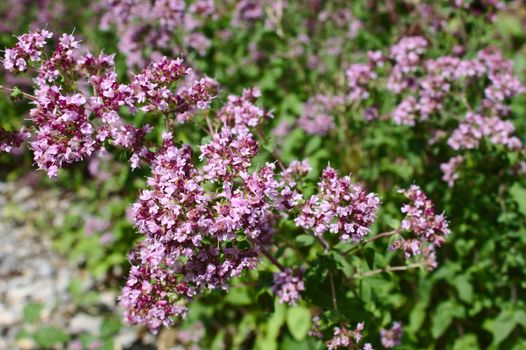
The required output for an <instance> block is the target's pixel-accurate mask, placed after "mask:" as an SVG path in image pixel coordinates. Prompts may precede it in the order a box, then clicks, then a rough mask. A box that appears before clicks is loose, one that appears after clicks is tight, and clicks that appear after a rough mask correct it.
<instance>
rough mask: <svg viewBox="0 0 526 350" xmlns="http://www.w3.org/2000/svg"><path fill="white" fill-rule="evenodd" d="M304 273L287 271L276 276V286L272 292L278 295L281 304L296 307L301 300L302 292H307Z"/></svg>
mask: <svg viewBox="0 0 526 350" xmlns="http://www.w3.org/2000/svg"><path fill="white" fill-rule="evenodd" d="M302 274H303V273H302V271H301V270H296V271H292V270H291V269H287V270H285V271H282V272H277V273H275V274H274V285H273V286H272V290H273V291H274V293H276V295H277V297H278V298H279V302H280V303H281V304H283V303H287V304H289V305H296V303H297V302H298V300H299V299H300V298H301V292H303V291H304V290H305V285H304V284H303V277H302Z"/></svg>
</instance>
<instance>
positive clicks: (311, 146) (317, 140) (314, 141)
mask: <svg viewBox="0 0 526 350" xmlns="http://www.w3.org/2000/svg"><path fill="white" fill-rule="evenodd" d="M320 146H321V137H320V136H312V137H311V138H310V140H309V141H308V142H307V145H306V146H305V154H307V155H309V154H313V153H314V151H317V150H318V149H319V148H320Z"/></svg>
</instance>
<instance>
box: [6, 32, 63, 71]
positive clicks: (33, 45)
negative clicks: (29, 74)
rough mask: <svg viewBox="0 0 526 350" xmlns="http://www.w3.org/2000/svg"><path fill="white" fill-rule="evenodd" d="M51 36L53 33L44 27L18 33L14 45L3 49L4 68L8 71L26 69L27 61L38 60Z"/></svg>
mask: <svg viewBox="0 0 526 350" xmlns="http://www.w3.org/2000/svg"><path fill="white" fill-rule="evenodd" d="M52 36H53V34H52V33H51V32H49V31H47V30H45V29H42V30H37V31H34V32H31V33H27V34H23V35H20V36H19V37H18V42H17V43H16V45H15V47H13V48H12V49H6V50H5V56H4V68H5V69H6V70H7V71H9V72H15V71H19V72H24V71H26V70H27V68H28V67H27V65H28V61H31V62H38V61H40V58H41V56H42V50H43V49H44V47H45V46H46V43H47V39H50V38H51V37H52Z"/></svg>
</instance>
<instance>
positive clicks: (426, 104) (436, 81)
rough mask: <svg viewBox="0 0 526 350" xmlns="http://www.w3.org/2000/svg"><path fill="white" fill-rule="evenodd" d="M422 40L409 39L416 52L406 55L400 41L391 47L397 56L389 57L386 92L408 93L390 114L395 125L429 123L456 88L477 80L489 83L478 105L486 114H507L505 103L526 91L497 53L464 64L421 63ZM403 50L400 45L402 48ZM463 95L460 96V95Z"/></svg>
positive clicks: (444, 59) (446, 61) (442, 59)
mask: <svg viewBox="0 0 526 350" xmlns="http://www.w3.org/2000/svg"><path fill="white" fill-rule="evenodd" d="M422 40H423V39H422ZM422 40H416V39H414V38H412V39H411V40H410V41H409V43H411V46H410V47H418V48H419V49H418V50H417V49H415V50H414V51H411V50H408V51H407V52H406V51H404V50H401V48H400V47H399V45H401V44H402V43H405V40H404V39H403V40H402V41H400V43H399V44H397V45H395V46H394V47H393V48H396V50H394V51H395V52H396V53H398V54H393V52H392V53H391V57H393V58H395V65H394V66H393V68H392V71H391V76H390V78H389V82H388V88H389V89H390V90H391V91H393V92H395V93H396V94H402V93H403V92H409V95H405V96H404V97H403V99H402V101H401V102H400V104H399V105H398V106H397V108H396V109H395V110H394V111H393V113H392V119H393V121H394V122H395V123H396V124H403V125H409V126H413V125H415V122H416V121H418V120H427V119H429V117H430V116H431V115H432V114H433V113H436V112H438V111H440V110H441V108H443V105H444V102H445V100H446V98H448V97H450V96H453V95H452V92H453V91H455V89H457V88H458V85H459V84H462V86H465V85H466V84H473V83H475V82H476V81H478V80H479V81H483V82H485V81H486V80H487V81H489V84H487V86H486V88H485V90H484V96H483V101H482V103H481V109H483V110H486V111H487V113H488V114H499V115H506V114H508V113H509V107H507V106H506V104H505V102H506V101H507V100H508V99H509V98H511V97H513V96H515V95H517V94H520V93H523V92H524V91H526V90H525V88H524V87H523V86H522V84H521V83H520V81H519V80H518V79H517V77H516V76H514V74H513V70H512V64H511V62H510V61H507V60H505V59H504V58H503V57H502V55H501V53H500V52H499V51H496V50H494V49H486V50H482V51H480V52H479V54H478V56H477V58H476V59H466V60H464V59H460V58H457V57H453V56H443V57H439V58H437V59H427V60H423V58H422V57H421V54H422V53H423V52H424V51H423V50H424V48H425V46H424V41H422ZM417 42H419V43H420V44H419V45H418V44H417ZM405 46H406V45H402V48H404V47H405ZM393 48H392V51H393ZM399 51H401V52H399ZM408 52H409V53H408ZM406 56H408V57H406ZM409 57H412V58H409ZM399 59H403V60H402V61H400V62H403V63H400V62H399V61H398V60H399ZM416 70H421V73H422V74H419V75H418V76H417V75H414V74H413V73H414V72H415V71H416ZM462 94H463V92H461V93H460V95H462ZM463 103H467V102H466V101H463Z"/></svg>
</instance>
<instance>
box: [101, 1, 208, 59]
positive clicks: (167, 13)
mask: <svg viewBox="0 0 526 350" xmlns="http://www.w3.org/2000/svg"><path fill="white" fill-rule="evenodd" d="M101 9H102V10H103V13H104V15H103V17H102V20H101V23H100V26H101V28H102V29H104V30H107V29H109V28H110V26H111V25H115V27H116V29H117V32H118V34H119V35H118V37H119V50H120V51H121V52H123V53H124V54H125V55H126V59H127V63H128V66H141V67H142V66H144V65H146V63H147V59H148V58H150V57H155V56H162V54H168V55H169V56H177V55H180V54H181V52H183V53H185V52H186V51H185V49H186V48H190V49H192V50H195V52H197V53H198V54H199V55H204V54H206V52H207V51H208V48H209V47H210V45H211V41H210V39H208V38H207V37H206V36H205V35H204V34H203V33H202V31H201V30H200V28H201V27H202V26H203V25H204V24H206V23H207V21H209V20H211V19H213V18H214V16H215V12H216V10H215V4H214V1H212V0H197V1H194V2H193V3H191V4H187V3H186V2H185V1H184V0H155V1H150V0H103V1H101ZM176 31H179V32H182V35H183V38H182V41H181V43H184V47H181V46H179V45H178V44H177V42H176V41H175V40H173V39H174V33H175V32H176ZM146 46H147V47H149V48H151V49H153V52H151V51H152V50H148V51H150V52H151V53H150V54H149V56H150V57H144V54H145V51H146V50H143V49H144V48H145V47H146Z"/></svg>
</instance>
